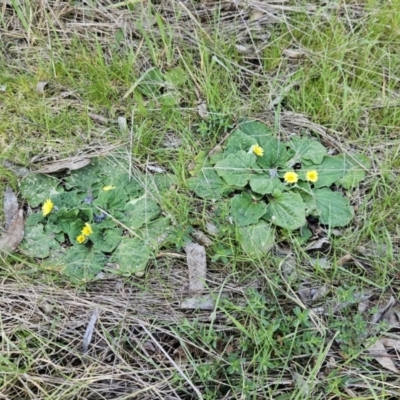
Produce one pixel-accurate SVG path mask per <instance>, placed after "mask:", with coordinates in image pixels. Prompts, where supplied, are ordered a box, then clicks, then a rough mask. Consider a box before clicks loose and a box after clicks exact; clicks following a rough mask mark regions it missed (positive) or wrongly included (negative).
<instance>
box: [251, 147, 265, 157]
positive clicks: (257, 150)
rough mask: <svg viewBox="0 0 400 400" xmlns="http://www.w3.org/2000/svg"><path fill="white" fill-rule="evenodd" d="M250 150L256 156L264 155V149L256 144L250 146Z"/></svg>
mask: <svg viewBox="0 0 400 400" xmlns="http://www.w3.org/2000/svg"><path fill="white" fill-rule="evenodd" d="M250 150H251V151H252V152H253V153H254V154H255V155H256V156H258V157H262V156H263V155H264V149H263V148H262V147H261V146H259V145H258V144H254V145H253V146H251V149H250Z"/></svg>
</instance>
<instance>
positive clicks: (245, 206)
mask: <svg viewBox="0 0 400 400" xmlns="http://www.w3.org/2000/svg"><path fill="white" fill-rule="evenodd" d="M266 210H267V205H266V204H265V203H264V202H263V201H262V202H255V201H254V200H253V199H252V197H251V195H250V194H248V193H245V192H243V193H242V194H237V195H235V196H234V197H233V198H232V199H231V213H232V217H233V220H234V221H235V223H236V224H237V225H239V226H246V225H251V224H255V223H257V222H258V220H259V219H260V218H261V217H262V216H263V215H264V214H265V212H266Z"/></svg>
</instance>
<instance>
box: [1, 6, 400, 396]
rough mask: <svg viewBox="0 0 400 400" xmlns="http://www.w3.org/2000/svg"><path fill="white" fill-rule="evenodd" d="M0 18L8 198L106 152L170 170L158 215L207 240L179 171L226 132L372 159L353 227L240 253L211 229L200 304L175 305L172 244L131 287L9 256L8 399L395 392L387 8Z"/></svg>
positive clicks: (392, 89) (4, 321)
mask: <svg viewBox="0 0 400 400" xmlns="http://www.w3.org/2000/svg"><path fill="white" fill-rule="evenodd" d="M0 4H1V13H0V34H1V38H2V39H1V42H0V67H1V68H0V111H1V116H2V118H1V119H0V191H1V192H2V193H3V192H4V191H5V188H6V186H10V187H12V188H13V189H14V191H15V192H16V193H17V194H18V193H19V183H20V181H21V177H20V176H19V175H20V171H21V169H22V168H28V169H30V170H37V169H38V168H41V167H43V166H44V165H46V164H48V163H49V162H52V161H55V160H62V159H64V158H67V157H71V156H75V155H77V154H78V155H87V154H89V155H91V156H94V155H96V154H101V152H102V151H104V150H105V149H109V147H110V146H115V147H117V148H119V149H121V148H122V149H125V150H126V151H127V154H129V157H131V159H132V160H133V163H134V165H135V167H136V168H138V169H142V170H143V169H144V170H145V169H146V164H149V163H150V165H152V166H153V167H156V168H163V169H165V170H166V171H168V172H169V173H170V174H173V175H174V176H175V177H176V178H177V182H176V185H175V186H174V187H173V188H172V189H171V190H170V191H168V192H167V193H165V194H163V196H162V198H160V202H161V204H162V208H163V212H165V213H168V215H171V216H172V218H173V220H174V224H175V225H176V226H179V227H181V228H182V232H188V235H189V233H190V229H191V227H195V228H196V229H198V230H201V231H204V232H206V227H207V223H209V222H210V221H209V219H208V212H209V210H210V209H212V208H213V207H214V204H210V203H205V202H204V201H202V200H201V199H199V198H197V197H196V196H195V195H194V194H193V192H191V191H190V190H189V189H188V185H187V181H188V178H189V177H190V170H191V168H192V165H193V160H194V159H195V157H196V155H197V154H198V153H199V152H200V150H204V151H207V152H208V151H210V150H211V149H215V148H216V147H217V146H218V144H220V143H221V141H223V140H224V138H225V137H226V135H229V133H230V132H232V130H233V129H234V128H235V126H237V124H238V123H239V121H240V119H241V118H250V119H256V120H259V121H263V122H265V123H267V124H268V126H270V127H271V128H272V129H274V130H275V131H276V134H277V135H278V136H279V137H281V138H291V137H293V135H299V134H306V135H308V136H309V137H312V138H315V139H317V140H319V141H320V142H321V143H323V144H324V146H326V147H327V148H328V149H329V150H330V151H331V152H332V154H335V153H342V152H346V151H357V152H358V153H361V154H364V155H366V156H368V158H369V159H370V161H371V165H372V166H371V168H370V169H369V170H368V173H367V176H366V178H365V179H364V180H363V181H362V183H361V184H360V185H359V186H358V187H357V188H354V189H352V190H349V191H348V192H346V196H348V198H349V199H350V200H351V204H352V206H353V207H354V209H355V217H354V219H353V221H352V222H351V223H350V224H349V225H347V226H346V227H344V228H340V229H334V230H331V229H327V228H326V227H324V226H322V227H321V226H318V225H317V226H314V228H315V229H314V230H313V233H314V237H313V239H312V240H311V241H309V242H308V243H307V244H300V243H299V242H298V241H296V240H295V239H294V237H292V236H291V234H289V233H287V232H282V231H279V234H278V235H277V242H276V244H275V246H274V248H273V249H272V250H271V251H270V252H268V253H267V254H265V256H264V257H261V258H257V259H252V258H250V257H249V256H248V254H246V253H245V252H243V251H242V250H241V248H240V246H238V244H237V241H236V239H235V232H232V229H228V228H229V227H227V228H226V231H224V230H223V228H222V232H221V234H220V236H218V239H217V243H214V244H213V246H211V247H210V248H209V249H208V250H207V263H208V265H207V286H208V289H209V291H210V292H211V293H212V294H213V295H214V297H215V299H216V300H215V308H214V309H212V310H203V311H199V310H197V311H196V310H195V311H193V310H185V309H182V308H181V307H180V305H181V303H182V301H183V300H184V299H186V297H187V296H188V287H189V286H188V285H189V276H188V271H187V265H186V256H185V252H184V251H183V246H182V243H183V242H184V238H183V237H182V238H181V239H182V243H180V242H179V240H177V245H176V247H175V248H173V249H164V250H163V253H162V254H160V256H159V257H155V258H154V260H152V262H151V263H149V265H148V266H147V269H146V273H145V274H144V276H141V277H137V276H130V277H121V276H118V275H116V276H113V275H106V276H104V277H103V279H97V280H95V281H93V282H89V283H87V284H85V285H76V284H75V283H73V282H71V281H70V280H69V279H68V278H67V277H66V276H65V275H63V274H62V273H60V272H59V271H55V270H52V269H49V268H46V267H45V265H44V264H43V263H42V262H41V260H40V259H36V258H32V257H27V256H26V255H24V254H23V253H21V252H19V251H15V252H13V253H12V254H2V255H1V258H0V276H1V283H0V285H1V290H0V295H1V301H0V322H1V325H0V326H1V340H0V344H1V346H0V371H2V373H1V374H0V393H1V395H0V397H1V398H4V399H63V400H67V399H128V398H138V399H149V400H150V399H169V400H172V399H209V400H211V399H276V400H284V399H285V400H286V399H304V398H309V399H357V398H360V399H361V398H363V399H366V398H373V399H390V398H397V397H398V393H399V392H400V382H399V378H398V368H400V361H399V360H398V356H397V351H398V350H399V349H400V341H399V338H398V330H399V321H398V318H399V317H398V315H400V314H399V313H398V309H399V304H400V303H399V302H398V285H399V272H398V268H399V261H398V251H399V228H398V223H399V217H398V215H399V211H400V209H399V207H400V206H399V204H400V198H399V197H400V195H399V193H400V190H399V186H400V182H399V179H398V176H397V174H398V163H399V162H398V152H399V148H400V142H399V126H400V125H399V122H400V112H399V89H400V83H399V76H400V56H399V53H398V48H399V33H400V14H399V13H398V9H399V8H400V1H399V0H393V1H387V2H381V1H378V0H368V1H367V0H359V1H358V0H344V1H342V0H341V1H339V0H333V1H329V2H319V1H300V0H298V1H297V0H286V1H285V0H276V1H273V0H272V1H265V2H259V1H255V0H249V1H247V2H237V1H167V0H166V1H161V0H159V1H136V0H131V1H129V0H127V1H122V2H115V1H111V0H101V1H85V2H81V1H74V2H71V1H63V0H58V1H42V2H34V1H17V0H5V1H2V2H0ZM21 202H22V199H21ZM23 206H24V211H25V213H29V212H31V210H29V207H28V206H27V204H23ZM0 211H1V216H0V221H1V222H2V223H3V222H4V217H3V212H2V210H0ZM189 236H190V235H189ZM185 237H186V236H185ZM210 237H211V239H212V235H211V236H210ZM214 241H216V239H214ZM91 321H92V322H91ZM91 325H92V328H93V329H92V331H93V334H92V337H91V338H88V335H87V333H86V334H85V332H87V328H88V326H89V327H90V326H91Z"/></svg>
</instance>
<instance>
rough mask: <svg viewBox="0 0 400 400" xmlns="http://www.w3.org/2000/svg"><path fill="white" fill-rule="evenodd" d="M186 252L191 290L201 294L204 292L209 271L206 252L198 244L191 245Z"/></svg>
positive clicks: (186, 248)
mask: <svg viewBox="0 0 400 400" xmlns="http://www.w3.org/2000/svg"><path fill="white" fill-rule="evenodd" d="M185 251H186V259H187V264H188V267H189V290H190V291H191V292H201V291H203V290H204V281H205V278H206V271H207V260H206V250H205V249H204V247H203V246H201V245H199V244H197V243H189V244H188V245H187V246H186V247H185Z"/></svg>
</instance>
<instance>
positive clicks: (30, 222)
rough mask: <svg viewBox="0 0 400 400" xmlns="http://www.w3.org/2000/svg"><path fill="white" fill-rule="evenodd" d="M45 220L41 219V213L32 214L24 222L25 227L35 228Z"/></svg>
mask: <svg viewBox="0 0 400 400" xmlns="http://www.w3.org/2000/svg"><path fill="white" fill-rule="evenodd" d="M45 218H46V217H43V214H42V213H41V212H37V213H32V214H30V215H29V216H28V218H27V219H26V220H25V226H35V225H37V224H38V223H40V222H43V221H45Z"/></svg>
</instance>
